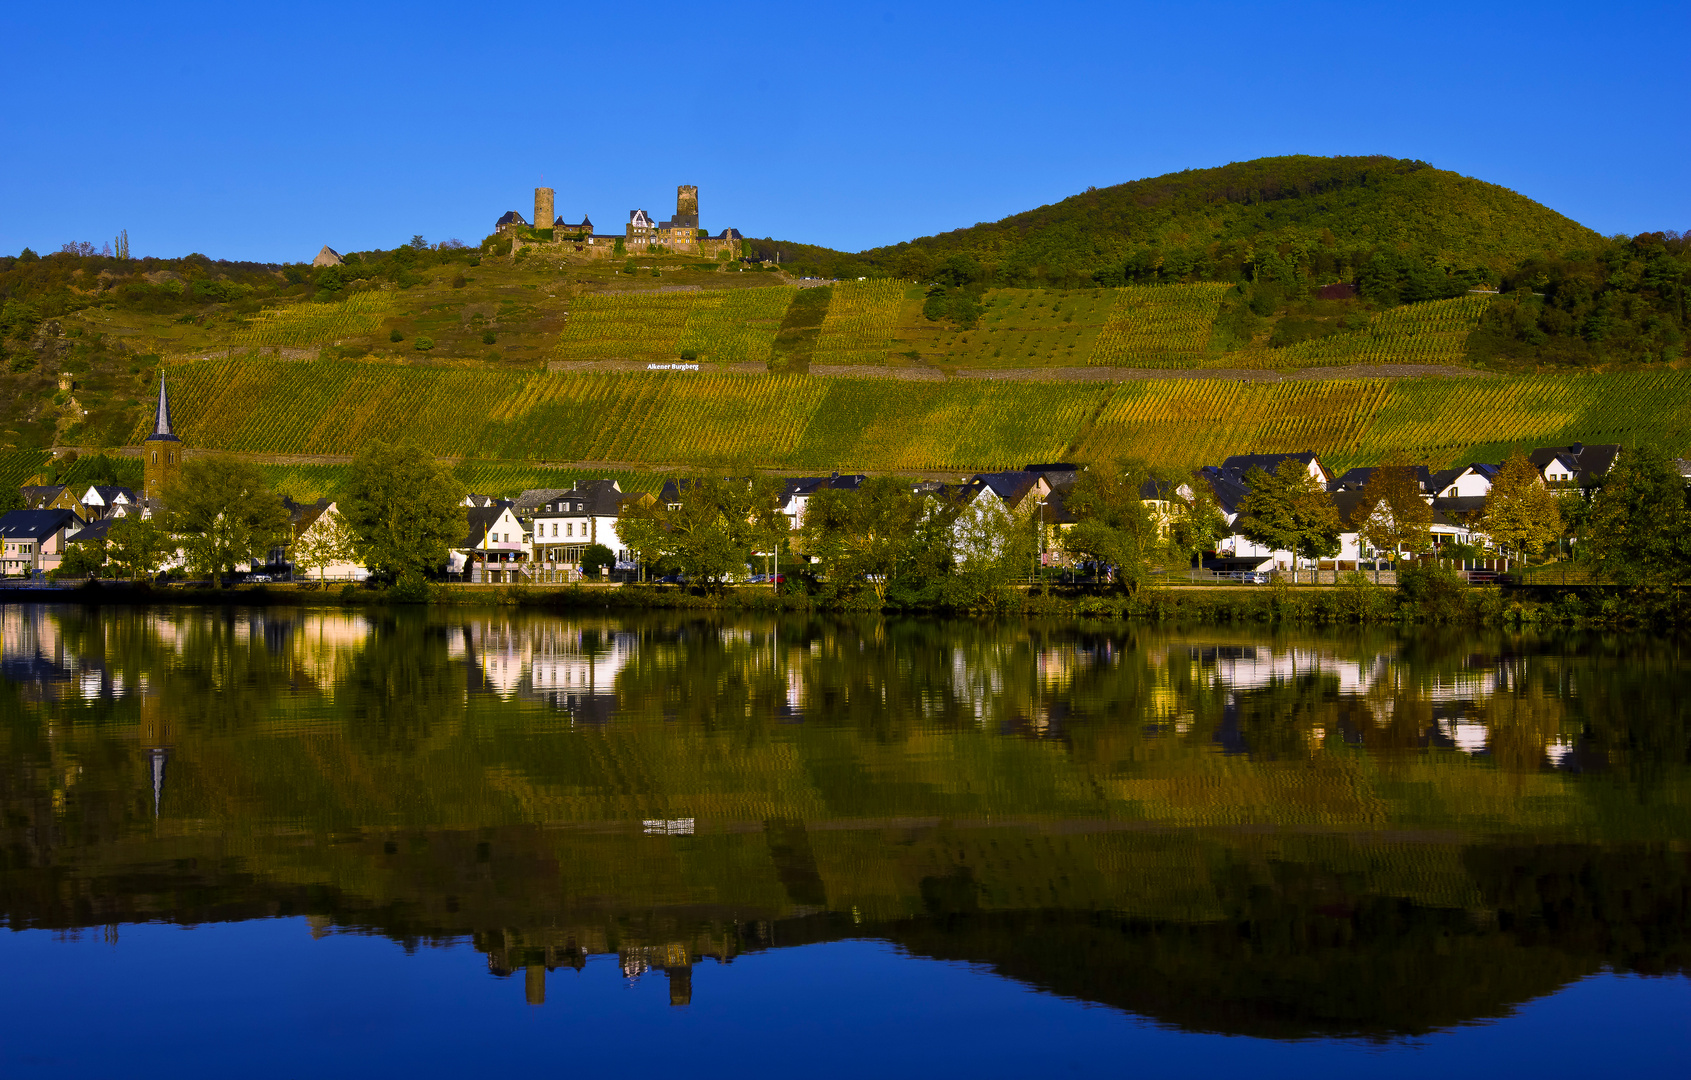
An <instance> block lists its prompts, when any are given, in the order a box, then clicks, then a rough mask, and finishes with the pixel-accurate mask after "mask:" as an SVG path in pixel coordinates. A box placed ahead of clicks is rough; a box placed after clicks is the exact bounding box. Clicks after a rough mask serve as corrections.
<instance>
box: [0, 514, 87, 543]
mask: <svg viewBox="0 0 1691 1080" xmlns="http://www.w3.org/2000/svg"><path fill="white" fill-rule="evenodd" d="M67 525H68V526H70V528H71V532H73V533H74V532H76V531H78V530H80V529H81V528H82V518H81V517H80V516H78V515H77V514H76V513H75V512H74V511H71V510H11V511H8V512H7V513H6V514H5V515H3V516H0V536H3V537H5V538H6V539H8V540H45V539H46V538H47V537H49V536H52V535H53V534H54V533H56V532H58V531H59V530H60V529H63V528H65V527H66V526H67Z"/></svg>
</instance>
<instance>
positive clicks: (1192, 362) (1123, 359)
mask: <svg viewBox="0 0 1691 1080" xmlns="http://www.w3.org/2000/svg"><path fill="white" fill-rule="evenodd" d="M1229 288H1231V286H1229V285H1223V284H1217V283H1213V282H1208V283H1205V284H1201V285H1130V286H1128V287H1127V288H1124V289H1116V290H1115V294H1116V296H1115V305H1114V307H1113V309H1112V310H1111V311H1110V317H1109V321H1108V322H1106V323H1105V324H1104V329H1103V331H1102V332H1101V333H1100V334H1099V335H1098V340H1097V343H1096V344H1095V345H1094V346H1093V348H1092V355H1091V356H1090V357H1088V358H1087V362H1088V363H1090V364H1109V365H1114V366H1117V367H1148V368H1160V367H1171V368H1172V367H1195V366H1197V364H1198V362H1199V361H1200V360H1202V359H1203V357H1204V348H1205V346H1206V345H1208V343H1209V339H1210V331H1211V329H1212V328H1213V327H1214V326H1215V318H1216V315H1217V313H1219V312H1220V310H1221V298H1222V296H1223V295H1224V294H1225V293H1226V292H1227V290H1228V289H1229Z"/></svg>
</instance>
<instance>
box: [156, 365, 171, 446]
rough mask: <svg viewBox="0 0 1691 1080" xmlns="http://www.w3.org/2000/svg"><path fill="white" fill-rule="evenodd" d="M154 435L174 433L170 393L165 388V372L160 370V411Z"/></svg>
mask: <svg viewBox="0 0 1691 1080" xmlns="http://www.w3.org/2000/svg"><path fill="white" fill-rule="evenodd" d="M153 434H154V435H173V434H175V432H173V431H171V430H170V395H169V394H167V393H166V392H165V389H164V372H162V371H161V372H159V413H158V419H156V420H155V421H153Z"/></svg>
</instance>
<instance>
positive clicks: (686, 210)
mask: <svg viewBox="0 0 1691 1080" xmlns="http://www.w3.org/2000/svg"><path fill="white" fill-rule="evenodd" d="M493 227H494V232H495V233H497V234H498V235H500V236H508V237H510V238H511V239H512V240H513V242H514V243H513V245H512V246H513V248H516V247H522V246H527V245H530V244H543V245H555V246H559V247H564V248H565V249H566V250H570V251H573V252H578V253H581V254H584V255H591V256H595V257H608V256H611V255H622V254H625V253H626V254H630V255H634V254H641V253H644V252H647V251H649V250H651V249H653V248H660V249H663V250H665V251H670V252H674V253H677V254H681V253H685V254H688V255H702V256H705V257H706V258H717V257H718V256H720V255H721V254H722V253H723V252H727V253H728V254H729V255H731V256H736V257H737V256H738V255H739V254H740V241H741V240H742V239H743V237H742V236H741V234H740V231H739V230H738V229H723V230H722V232H721V233H719V234H718V235H716V236H711V235H710V234H709V233H708V232H706V231H705V230H703V229H701V228H699V189H698V186H697V185H695V184H681V185H679V186H678V187H676V189H675V215H674V216H673V217H672V218H670V219H669V220H668V221H658V220H656V218H654V217H653V215H651V214H650V213H648V212H647V211H645V210H639V209H637V210H630V211H629V212H628V223H627V224H626V225H625V226H624V227H623V231H622V233H621V235H618V234H616V233H595V232H594V231H593V220H592V219H591V218H589V217H588V216H587V215H586V214H583V215H582V217H581V220H580V221H579V222H577V223H575V224H571V223H569V222H566V221H565V220H564V219H563V218H562V217H560V216H556V215H555V213H554V200H553V191H552V189H551V188H536V189H535V191H534V222H533V224H530V223H529V222H528V221H527V220H525V219H524V218H523V215H522V214H521V213H519V212H518V211H516V210H507V211H506V212H505V213H504V214H503V215H502V216H501V217H500V218H499V220H498V221H497V222H495V223H494V226H493ZM540 230H550V235H549V236H548V235H546V234H545V233H541V234H540V235H538V236H537V235H536V233H537V232H538V231H540Z"/></svg>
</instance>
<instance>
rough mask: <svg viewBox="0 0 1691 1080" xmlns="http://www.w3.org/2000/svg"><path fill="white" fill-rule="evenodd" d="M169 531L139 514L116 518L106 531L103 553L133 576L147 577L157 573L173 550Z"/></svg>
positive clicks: (173, 545)
mask: <svg viewBox="0 0 1691 1080" xmlns="http://www.w3.org/2000/svg"><path fill="white" fill-rule="evenodd" d="M175 547H176V545H175V542H174V541H173V540H172V539H171V537H170V534H169V533H167V532H165V531H164V529H162V528H160V527H159V525H158V523H157V522H155V521H152V520H151V519H142V518H141V517H139V516H133V515H132V516H130V517H124V518H119V519H118V520H116V521H114V522H113V523H112V527H111V530H110V531H109V532H108V533H107V534H106V553H107V554H108V555H109V556H110V557H111V560H112V562H114V563H116V564H117V565H118V566H119V567H120V568H121V569H122V571H123V572H124V573H125V574H127V575H128V576H130V577H132V578H137V579H139V578H149V577H152V576H153V575H154V574H156V573H158V569H159V567H160V566H163V565H164V560H165V558H166V557H167V556H169V555H170V553H171V552H172V551H173V550H175Z"/></svg>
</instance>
